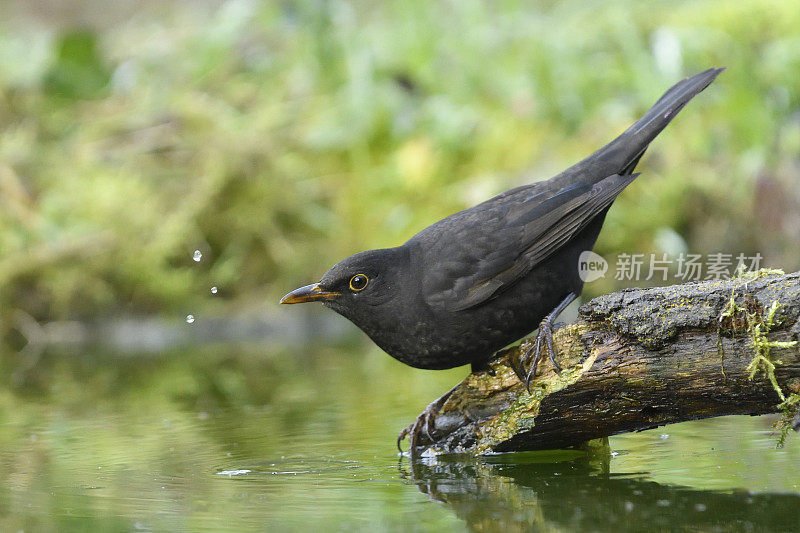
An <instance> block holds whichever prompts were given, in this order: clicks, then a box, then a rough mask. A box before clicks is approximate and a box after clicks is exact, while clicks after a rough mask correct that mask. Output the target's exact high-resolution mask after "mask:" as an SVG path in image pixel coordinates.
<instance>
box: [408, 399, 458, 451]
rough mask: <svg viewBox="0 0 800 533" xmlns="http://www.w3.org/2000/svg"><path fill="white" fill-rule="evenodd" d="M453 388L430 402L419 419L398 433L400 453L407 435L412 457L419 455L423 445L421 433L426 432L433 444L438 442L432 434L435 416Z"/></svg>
mask: <svg viewBox="0 0 800 533" xmlns="http://www.w3.org/2000/svg"><path fill="white" fill-rule="evenodd" d="M453 390H455V388H453V389H451V390H450V391H448V392H447V393H446V394H444V395H443V396H442V397H440V398H438V399H437V400H435V401H433V402H431V403H430V404H428V407H426V408H425V410H424V411H422V413H421V414H420V415H419V416H418V417H417V419H416V420H414V421H413V422H412V423H411V424H409V425H408V426H406V427H405V428H404V429H403V431H401V432H400V434H399V435H397V449H398V450H400V453H403V448H402V447H401V446H400V443H401V442H403V439H405V438H406V437H409V449H408V451H409V452H410V453H411V457H417V456H419V448H421V447H422V446H421V445H420V435H422V434H424V436H425V437H427V439H428V442H430V443H431V444H432V443H434V442H436V439H434V437H433V435H432V434H431V433H432V431H433V430H434V429H435V424H434V418H436V415H437V414H439V411H441V409H442V407H443V406H444V404H445V402H446V401H447V399H448V398H449V397H450V395H451V394H452V393H453Z"/></svg>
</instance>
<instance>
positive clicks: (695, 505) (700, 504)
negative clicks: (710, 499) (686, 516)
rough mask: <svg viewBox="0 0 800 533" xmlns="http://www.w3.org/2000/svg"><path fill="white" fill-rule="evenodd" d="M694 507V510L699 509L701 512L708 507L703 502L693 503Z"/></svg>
mask: <svg viewBox="0 0 800 533" xmlns="http://www.w3.org/2000/svg"><path fill="white" fill-rule="evenodd" d="M694 509H695V511H700V512H701V513H702V512H703V511H705V510H706V509H708V507H707V506H706V504H704V503H696V504H694Z"/></svg>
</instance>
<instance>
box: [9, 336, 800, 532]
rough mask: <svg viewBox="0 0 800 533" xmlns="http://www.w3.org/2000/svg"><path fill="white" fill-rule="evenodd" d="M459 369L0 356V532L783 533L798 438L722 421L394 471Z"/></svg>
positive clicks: (307, 352)
mask: <svg viewBox="0 0 800 533" xmlns="http://www.w3.org/2000/svg"><path fill="white" fill-rule="evenodd" d="M464 372H465V371H464V370H459V369H456V370H453V371H447V372H426V371H419V370H414V369H410V368H406V367H404V366H403V365H400V364H399V363H396V362H395V361H393V360H392V359H390V358H389V357H387V356H385V355H383V354H381V353H380V352H379V351H377V349H374V348H372V347H368V346H365V345H354V346H344V347H341V346H340V347H336V348H319V347H305V348H302V349H298V348H294V349H282V350H278V349H274V350H265V349H263V348H258V347H241V346H240V347H218V348H213V349H212V348H209V349H204V350H199V351H198V350H195V351H192V352H191V353H183V352H174V353H163V354H158V355H157V356H152V355H151V356H147V357H120V356H118V355H115V354H108V353H103V354H79V355H75V354H44V355H41V356H28V357H26V356H24V355H23V356H20V357H17V358H13V357H9V358H6V359H5V363H4V368H3V375H4V376H5V378H4V379H3V381H2V387H0V443H1V445H0V475H2V483H1V484H0V529H1V530H3V531H17V530H24V531H41V530H45V531H47V530H59V531H64V530H119V531H179V530H209V531H211V530H213V531H220V530H229V531H241V530H278V531H281V530H314V529H316V530H319V531H330V530H334V531H336V530H342V531H352V530H369V531H375V530H406V531H408V530H411V531H414V530H436V531H464V530H471V529H472V530H480V531H522V530H530V529H532V528H533V529H543V530H553V531H559V530H563V531H574V530H592V531H607V530H623V531H628V530H630V531H636V530H642V529H656V530H658V529H664V528H667V529H679V530H686V529H688V530H702V531H708V530H720V531H740V530H754V531H770V530H775V531H791V530H793V529H796V528H797V527H798V525H800V519H798V515H797V510H798V509H800V488H798V484H799V483H800V440H798V438H797V437H796V436H794V435H790V436H789V439H788V440H787V443H786V446H785V447H784V448H782V449H778V448H776V445H775V444H776V441H777V436H776V435H775V434H774V432H773V431H772V430H771V427H770V426H771V424H772V423H773V422H774V418H770V417H759V418H755V417H728V418H720V419H713V420H705V421H697V422H689V423H684V424H677V425H672V426H666V427H662V428H658V429H655V430H651V431H645V432H641V433H636V434H629V435H623V436H617V437H612V438H611V439H610V441H609V447H610V450H609V451H610V453H608V454H602V453H601V454H594V455H587V454H585V453H583V452H575V451H561V452H558V451H556V452H538V453H524V454H504V455H497V456H491V457H487V458H483V459H469V458H457V457H453V458H439V459H428V460H424V461H422V462H419V463H410V461H409V460H408V459H406V458H400V457H398V456H397V453H396V450H395V447H394V440H395V436H396V434H397V431H398V430H399V429H400V428H402V427H403V426H404V425H405V424H407V423H408V422H409V421H410V420H411V419H412V418H413V417H414V416H415V415H416V413H417V412H419V410H421V409H422V407H424V405H425V404H426V403H427V402H428V401H430V400H431V399H433V398H435V397H436V396H437V395H438V394H440V393H441V392H444V391H445V390H447V389H448V388H449V387H450V386H451V385H452V384H453V383H455V382H456V381H458V380H459V379H460V378H461V377H463V375H464Z"/></svg>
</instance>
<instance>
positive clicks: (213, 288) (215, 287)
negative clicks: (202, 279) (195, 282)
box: [211, 285, 219, 294]
mask: <svg viewBox="0 0 800 533" xmlns="http://www.w3.org/2000/svg"><path fill="white" fill-rule="evenodd" d="M218 290H219V289H217V286H216V285H215V286H213V287H211V294H217V291H218Z"/></svg>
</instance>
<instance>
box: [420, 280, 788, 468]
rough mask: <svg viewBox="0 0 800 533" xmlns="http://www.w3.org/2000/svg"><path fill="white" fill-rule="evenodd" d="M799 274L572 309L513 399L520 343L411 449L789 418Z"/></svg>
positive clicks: (565, 442)
mask: <svg viewBox="0 0 800 533" xmlns="http://www.w3.org/2000/svg"><path fill="white" fill-rule="evenodd" d="M799 337H800V273H794V274H788V275H786V274H783V273H782V272H779V271H760V272H758V273H748V274H744V275H743V276H740V277H737V278H734V279H729V280H718V281H706V282H695V283H687V284H684V285H675V286H671V287H661V288H652V289H626V290H622V291H620V292H616V293H613V294H609V295H607V296H601V297H599V298H595V299H594V300H591V301H590V302H588V303H586V304H584V305H583V306H581V308H580V310H579V317H578V319H577V321H576V322H575V323H573V324H569V325H566V326H562V327H560V328H559V329H557V330H556V332H555V333H554V340H555V346H556V353H557V354H556V359H557V361H558V362H559V363H560V365H561V366H562V368H563V370H562V372H561V373H560V374H556V373H555V372H554V370H553V368H552V366H551V365H550V363H549V362H547V361H546V357H545V358H544V359H545V362H544V363H543V364H542V365H540V370H539V375H538V376H537V377H536V378H535V379H534V380H533V381H532V382H531V387H530V389H531V392H530V393H528V392H527V391H526V390H525V387H524V385H523V384H522V383H521V382H520V381H519V379H518V378H517V376H516V374H515V373H514V371H513V370H512V367H511V363H510V360H511V358H519V357H520V353H522V352H524V350H526V349H527V348H528V347H529V346H530V343H531V342H532V340H531V339H529V340H525V341H523V342H522V343H521V344H520V345H519V346H518V347H514V348H509V349H506V350H505V351H504V352H502V353H501V354H500V357H498V358H497V359H496V360H495V361H493V362H492V363H491V364H490V365H489V368H488V369H487V370H484V371H480V372H475V373H473V374H470V375H469V376H468V377H467V378H466V379H465V380H464V381H463V382H462V383H460V384H459V385H458V386H457V388H456V389H455V390H454V391H453V393H452V395H451V396H450V397H449V398H448V400H447V402H446V403H445V404H444V405H443V406H442V408H441V410H440V411H439V412H438V413H437V414H436V416H435V417H434V419H433V422H432V427H431V431H430V437H431V438H428V435H426V434H425V432H422V435H421V436H420V439H419V441H418V444H419V445H420V447H418V449H417V452H419V453H422V452H423V451H424V450H425V449H427V450H430V452H433V453H470V454H484V453H491V452H504V451H518V450H536V449H549V448H564V447H572V446H579V445H581V444H583V443H585V442H587V441H590V440H592V439H596V438H600V437H606V436H609V435H614V434H618V433H624V432H629V431H640V430H644V429H649V428H653V427H656V426H660V425H663V424H669V423H673V422H682V421H686V420H694V419H699V418H708V417H713V416H721V415H733V414H751V415H759V414H765V413H773V412H779V411H784V414H785V415H786V417H785V418H786V424H787V427H788V425H789V422H788V420H789V418H791V413H792V412H796V409H797V406H798V403H800V394H799V393H800V351H799V350H798V342H797V341H798V338H799Z"/></svg>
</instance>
